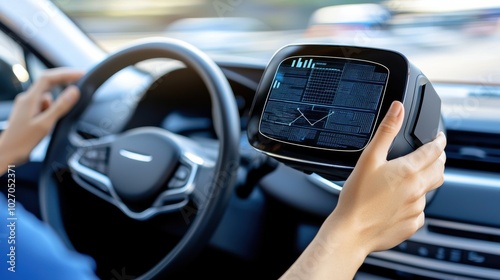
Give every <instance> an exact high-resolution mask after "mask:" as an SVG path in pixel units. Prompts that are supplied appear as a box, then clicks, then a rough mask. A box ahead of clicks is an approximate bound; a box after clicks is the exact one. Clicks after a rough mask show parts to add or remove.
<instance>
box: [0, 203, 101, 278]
mask: <svg viewBox="0 0 500 280" xmlns="http://www.w3.org/2000/svg"><path fill="white" fill-rule="evenodd" d="M95 266H96V265H95V262H94V260H93V259H92V258H90V257H89V256H85V255H82V254H80V253H78V252H75V251H73V250H69V249H68V248H67V247H66V246H65V245H64V243H63V242H62V240H61V239H59V237H58V236H57V234H56V233H55V231H54V230H53V229H52V228H51V227H49V226H48V225H47V224H45V223H43V222H42V221H40V220H39V219H37V218H36V217H35V216H34V215H33V214H31V213H30V212H28V211H26V210H25V209H24V208H23V207H22V205H21V204H20V203H19V202H14V200H8V199H7V198H6V197H5V196H4V195H3V194H0V279H22V280H26V279H30V280H36V279H51V280H58V279H61V280H63V279H64V280H68V279H71V280H80V279H82V280H83V279H86V280H87V279H98V278H97V276H96V275H95V272H94V271H95Z"/></svg>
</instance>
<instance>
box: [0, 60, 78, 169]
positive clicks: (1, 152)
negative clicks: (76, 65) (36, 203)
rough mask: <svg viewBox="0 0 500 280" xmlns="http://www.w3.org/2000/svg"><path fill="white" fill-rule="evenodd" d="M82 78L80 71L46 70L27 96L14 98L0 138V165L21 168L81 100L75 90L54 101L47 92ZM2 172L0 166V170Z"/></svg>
mask: <svg viewBox="0 0 500 280" xmlns="http://www.w3.org/2000/svg"><path fill="white" fill-rule="evenodd" d="M82 75H83V73H82V72H81V71H77V70H72V69H67V68H55V69H50V70H46V71H45V73H44V74H43V75H42V77H41V78H40V79H38V80H37V81H36V82H35V83H33V84H32V85H31V87H30V88H29V89H28V90H27V91H26V92H23V93H20V94H19V95H17V97H16V99H15V101H14V107H13V108H12V113H11V115H10V117H9V121H8V128H7V129H6V130H5V131H3V132H2V134H1V135H0V164H2V165H7V164H20V163H23V162H25V161H26V160H27V159H28V157H29V154H30V153H31V150H32V149H33V148H34V147H35V146H36V145H37V144H38V143H39V142H40V141H41V140H42V139H43V137H45V136H46V135H47V134H48V133H49V132H50V131H51V130H52V128H53V127H54V125H55V123H56V122H57V120H59V118H61V117H62V116H63V115H65V114H66V113H67V112H68V111H69V110H70V109H71V108H72V107H73V106H74V105H75V103H76V102H77V101H78V99H79V97H80V92H79V90H78V88H77V87H76V86H68V87H67V88H66V89H65V90H64V91H63V92H62V93H61V94H60V96H59V97H58V98H57V100H55V101H54V100H53V99H52V95H51V94H50V92H49V91H50V90H51V89H52V88H53V87H55V86H59V85H61V86H64V85H68V84H70V83H73V82H75V81H76V80H78V79H79V78H80V77H81V76H82ZM5 168H6V166H0V169H1V170H4V169H5Z"/></svg>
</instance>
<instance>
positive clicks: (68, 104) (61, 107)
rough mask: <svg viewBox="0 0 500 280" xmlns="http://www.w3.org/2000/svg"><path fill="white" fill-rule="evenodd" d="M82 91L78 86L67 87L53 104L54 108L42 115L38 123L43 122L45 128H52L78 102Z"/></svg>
mask: <svg viewBox="0 0 500 280" xmlns="http://www.w3.org/2000/svg"><path fill="white" fill-rule="evenodd" d="M79 97H80V91H79V89H78V88H77V87H76V86H69V87H67V88H66V89H65V90H64V91H63V92H62V93H61V95H60V96H59V98H57V100H56V101H55V102H53V104H52V106H50V108H48V109H47V110H45V111H44V112H43V113H41V114H40V115H39V117H38V120H37V121H40V122H42V123H43V124H45V125H44V127H50V126H52V125H54V124H55V122H57V120H58V119H59V118H61V117H62V116H64V115H65V114H66V113H67V112H68V111H69V110H70V109H71V108H72V107H73V106H74V105H75V104H76V102H77V101H78V99H79Z"/></svg>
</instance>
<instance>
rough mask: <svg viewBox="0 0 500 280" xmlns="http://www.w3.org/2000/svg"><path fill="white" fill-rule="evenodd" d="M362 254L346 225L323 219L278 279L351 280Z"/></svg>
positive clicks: (359, 246)
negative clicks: (325, 221) (312, 236)
mask: <svg viewBox="0 0 500 280" xmlns="http://www.w3.org/2000/svg"><path fill="white" fill-rule="evenodd" d="M331 218H332V217H330V218H329V219H331ZM327 221H328V220H327ZM366 255H367V253H366V252H365V250H364V248H363V246H362V244H360V243H357V241H356V235H354V234H353V233H351V231H350V230H349V229H348V228H347V227H344V226H340V224H338V223H336V222H335V221H334V222H333V223H331V222H327V223H325V225H324V226H323V227H322V228H321V229H320V231H319V232H318V234H317V235H316V237H315V238H314V239H313V241H311V243H310V244H309V246H308V247H307V248H306V249H305V250H304V252H303V253H302V254H301V256H300V257H299V258H298V259H297V260H296V261H295V263H294V264H293V265H292V266H291V267H290V269H288V271H287V272H286V273H285V274H284V275H283V276H282V277H281V278H280V279H281V280H288V279H307V280H323V279H350V280H352V279H353V278H354V275H355V274H356V271H357V270H358V269H359V267H360V266H361V264H362V263H363V261H364V259H365V257H366Z"/></svg>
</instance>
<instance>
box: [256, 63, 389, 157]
mask: <svg viewBox="0 0 500 280" xmlns="http://www.w3.org/2000/svg"><path fill="white" fill-rule="evenodd" d="M388 78H389V70H388V69H387V68H386V67H384V66H382V65H381V64H378V63H374V62H370V61H365V60H357V59H346V58H339V57H322V56H304V57H291V58H287V59H285V60H283V61H282V62H281V63H280V64H279V67H278V69H277V71H276V74H275V76H274V79H273V81H272V84H271V87H270V90H269V93H268V96H267V99H266V103H265V107H264V110H263V112H262V116H261V118H260V124H259V131H260V133H261V134H262V135H264V136H266V137H268V138H271V139H274V140H276V141H280V142H284V143H288V144H295V145H301V146H307V147H313V148H322V149H328V150H342V151H359V150H361V149H363V148H364V147H365V146H366V145H367V144H368V142H369V140H370V138H371V136H372V133H373V127H374V125H375V123H376V120H377V117H378V113H379V107H380V104H381V102H382V99H383V97H384V93H385V88H386V86H387V81H388Z"/></svg>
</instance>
